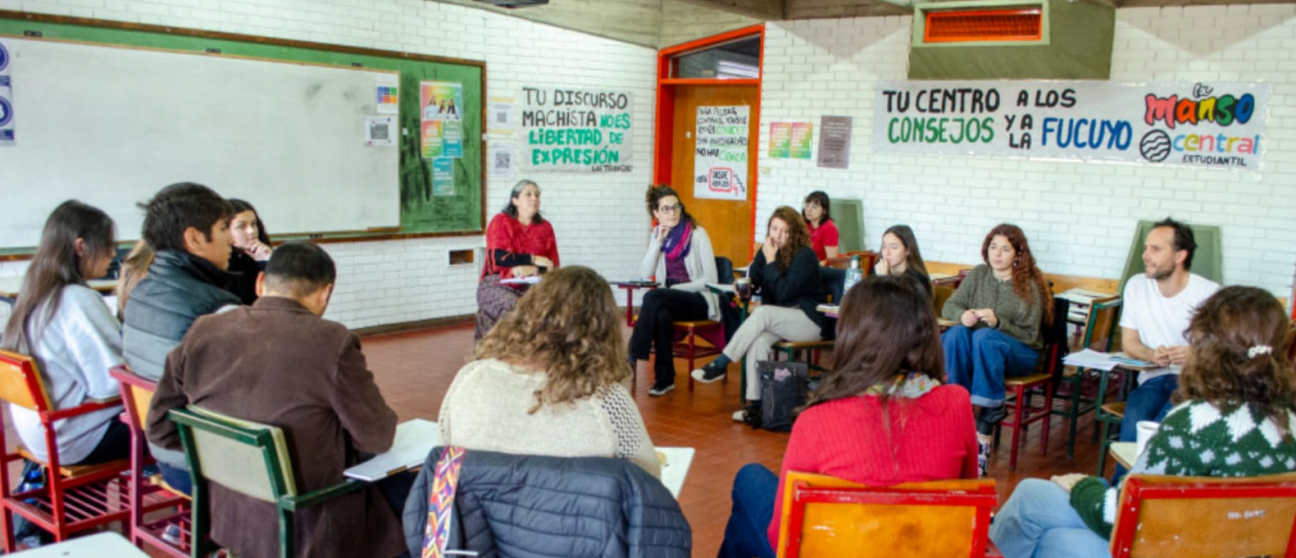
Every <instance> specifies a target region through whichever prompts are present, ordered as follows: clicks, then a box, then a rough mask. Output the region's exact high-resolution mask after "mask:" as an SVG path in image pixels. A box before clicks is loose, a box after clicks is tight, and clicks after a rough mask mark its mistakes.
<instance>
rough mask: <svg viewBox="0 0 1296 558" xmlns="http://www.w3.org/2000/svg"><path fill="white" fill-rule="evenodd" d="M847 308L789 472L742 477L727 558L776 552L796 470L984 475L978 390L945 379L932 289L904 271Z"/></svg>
mask: <svg viewBox="0 0 1296 558" xmlns="http://www.w3.org/2000/svg"><path fill="white" fill-rule="evenodd" d="M841 312H842V313H841V317H840V319H839V320H838V322H837V347H836V355H837V357H836V363H835V365H834V370H833V371H832V372H830V373H828V374H827V375H826V376H825V377H824V379H823V381H822V382H821V383H820V385H819V387H818V388H817V389H816V390H815V391H814V394H813V395H812V396H811V398H810V402H809V404H808V405H807V406H806V408H805V409H804V410H803V411H802V412H801V414H800V416H798V417H797V421H796V424H795V425H794V426H793V427H792V437H791V439H789V440H788V447H787V452H786V453H785V454H784V455H783V467H782V469H783V470H782V473H781V475H780V476H779V477H775V476H774V473H773V472H771V471H769V470H768V469H766V468H764V467H762V466H760V465H758V464H754V463H753V464H749V465H747V466H745V467H743V468H742V470H740V471H738V476H737V478H735V479H734V489H733V499H734V505H733V515H731V516H730V518H729V525H728V527H726V530H725V540H724V544H723V545H722V546H721V548H720V556H721V557H722V558H723V557H735V558H736V557H743V558H750V557H752V556H760V557H769V558H773V556H774V555H775V549H776V548H778V536H779V515H778V513H780V512H781V510H782V508H783V498H782V490H781V487H782V485H783V482H784V480H786V478H787V473H788V471H801V472H807V473H817V474H821V475H831V476H834V477H838V478H842V479H846V480H849V481H853V482H857V483H862V484H867V485H873V486H891V485H894V484H900V483H905V482H924V481H933V480H943V479H955V478H975V477H976V475H977V440H976V428H975V425H974V424H973V419H972V405H971V403H970V397H969V395H968V392H967V390H966V389H964V388H962V387H960V386H956V385H942V384H941V382H942V381H943V380H944V379H945V374H944V370H945V363H944V354H943V352H942V350H941V344H940V337H939V336H938V335H937V328H936V314H935V312H934V311H933V310H932V305H931V299H929V298H928V297H927V294H926V293H925V292H923V291H922V289H921V287H919V286H918V284H917V283H916V282H914V281H912V280H910V279H908V278H905V277H894V276H874V277H869V278H868V279H865V280H864V281H863V282H862V283H860V284H859V285H857V286H856V287H854V288H852V289H851V290H850V291H849V292H848V293H846V297H845V299H844V300H843V301H842V308H841Z"/></svg>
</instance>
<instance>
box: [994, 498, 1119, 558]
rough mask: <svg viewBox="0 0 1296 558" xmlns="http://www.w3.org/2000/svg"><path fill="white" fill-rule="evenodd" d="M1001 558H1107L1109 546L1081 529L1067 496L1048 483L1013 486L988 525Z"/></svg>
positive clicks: (1077, 515) (1096, 534) (1085, 529)
mask: <svg viewBox="0 0 1296 558" xmlns="http://www.w3.org/2000/svg"><path fill="white" fill-rule="evenodd" d="M990 540H992V541H994V543H995V545H996V546H998V547H999V551H1000V552H1002V553H1003V555H1004V558H1110V556H1111V550H1110V543H1108V542H1107V541H1106V540H1105V539H1103V538H1102V537H1100V536H1098V533H1095V532H1093V530H1092V529H1090V528H1089V527H1087V526H1085V524H1084V521H1082V520H1081V519H1080V515H1079V514H1077V513H1076V511H1075V509H1074V508H1072V507H1071V495H1070V494H1069V493H1068V492H1067V491H1066V490H1063V489H1062V487H1060V486H1058V485H1056V484H1054V483H1053V482H1052V481H1047V480H1043V479H1026V480H1023V481H1021V483H1020V484H1018V485H1017V489H1016V490H1014V491H1013V493H1012V496H1010V497H1009V498H1008V503H1006V504H1004V506H1003V508H1002V509H1000V510H999V514H998V515H996V516H995V518H994V523H991V524H990Z"/></svg>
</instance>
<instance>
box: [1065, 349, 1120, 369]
mask: <svg viewBox="0 0 1296 558" xmlns="http://www.w3.org/2000/svg"><path fill="white" fill-rule="evenodd" d="M1062 364H1065V365H1067V366H1075V367H1077V368H1092V369H1094V370H1103V371H1106V372H1110V371H1112V369H1114V368H1116V366H1117V365H1118V364H1120V363H1118V362H1116V361H1114V360H1112V359H1111V355H1109V354H1107V353H1100V352H1098V351H1095V350H1093V349H1085V350H1083V351H1080V352H1078V353H1071V354H1069V355H1067V356H1066V358H1064V359H1062Z"/></svg>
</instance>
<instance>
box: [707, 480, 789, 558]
mask: <svg viewBox="0 0 1296 558" xmlns="http://www.w3.org/2000/svg"><path fill="white" fill-rule="evenodd" d="M778 481H779V478H778V475H776V474H774V473H773V472H771V471H770V470H769V469H766V468H765V467H763V466H761V465H759V464H756V463H748V464H747V465H743V468H742V469H739V470H738V474H737V475H736V476H734V486H733V512H732V513H731V514H730V515H729V524H728V525H726V526H725V536H724V542H722V543H720V554H719V558H753V557H755V558H774V549H773V548H772V547H771V546H770V541H769V524H770V521H772V520H773V519H774V495H775V494H776V491H777V490H778Z"/></svg>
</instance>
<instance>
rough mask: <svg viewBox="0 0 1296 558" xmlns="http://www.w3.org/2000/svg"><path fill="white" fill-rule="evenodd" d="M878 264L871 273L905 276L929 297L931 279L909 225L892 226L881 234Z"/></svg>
mask: <svg viewBox="0 0 1296 558" xmlns="http://www.w3.org/2000/svg"><path fill="white" fill-rule="evenodd" d="M878 255H879V257H878V262H877V265H874V266H873V272H874V273H876V274H878V275H897V276H905V277H909V278H910V279H913V280H914V281H917V282H918V283H919V284H920V285H922V286H923V289H924V290H926V291H927V294H928V295H930V294H931V292H932V284H931V277H928V274H927V264H926V263H924V262H923V257H922V251H921V250H919V249H918V239H917V238H916V237H915V236H914V232H913V229H911V228H909V225H892V226H891V227H890V228H888V229H887V230H886V232H884V233H882V248H881V249H880V250H878Z"/></svg>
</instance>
